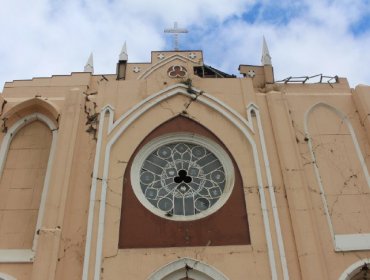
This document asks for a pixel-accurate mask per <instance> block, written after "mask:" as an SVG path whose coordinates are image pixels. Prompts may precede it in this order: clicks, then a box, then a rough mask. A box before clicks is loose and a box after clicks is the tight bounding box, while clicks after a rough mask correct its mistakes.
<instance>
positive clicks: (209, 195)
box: [132, 135, 233, 220]
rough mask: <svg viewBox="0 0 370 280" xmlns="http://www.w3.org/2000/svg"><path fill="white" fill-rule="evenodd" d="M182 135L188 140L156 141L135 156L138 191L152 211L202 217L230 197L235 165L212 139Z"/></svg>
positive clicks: (136, 191)
mask: <svg viewBox="0 0 370 280" xmlns="http://www.w3.org/2000/svg"><path fill="white" fill-rule="evenodd" d="M180 138H185V139H183V140H182V141H179V140H178V139H177V138H176V137H175V139H173V140H172V141H171V137H169V138H167V139H165V140H162V143H161V141H156V144H155V145H149V146H147V149H144V150H146V152H144V154H142V155H141V156H139V159H138V158H136V159H135V161H134V164H133V167H134V166H135V168H133V170H132V172H136V173H135V174H133V175H134V177H133V178H136V182H133V183H134V190H135V194H136V195H137V197H138V198H139V200H140V201H142V202H144V203H143V204H144V205H145V206H146V207H147V208H148V209H149V210H151V211H152V212H154V213H156V214H160V215H161V216H163V217H166V218H168V219H172V218H175V219H176V218H179V219H180V220H181V219H182V220H184V219H188V218H190V219H191V218H194V217H195V218H197V217H198V218H201V217H203V216H205V215H204V214H207V213H209V212H214V211H216V210H217V209H218V208H219V207H220V206H222V204H223V203H222V201H225V199H226V198H227V197H228V195H229V190H230V187H231V183H232V178H233V176H231V175H232V172H231V170H232V164H231V162H230V159H229V157H228V155H227V154H226V153H225V152H224V151H223V150H222V148H221V147H219V146H218V145H217V144H216V143H213V141H210V140H206V139H203V138H202V137H195V136H194V135H193V136H191V137H189V139H187V137H185V136H184V135H183V136H182V137H180ZM206 141H207V142H206ZM149 144H150V143H149ZM134 169H135V170H134ZM134 181H135V180H134ZM135 183H136V185H135ZM135 186H136V188H135ZM222 198H223V199H222ZM217 205H218V206H217ZM181 217H182V218H181Z"/></svg>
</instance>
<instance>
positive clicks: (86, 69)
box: [84, 53, 94, 73]
mask: <svg viewBox="0 0 370 280" xmlns="http://www.w3.org/2000/svg"><path fill="white" fill-rule="evenodd" d="M84 72H91V73H94V59H93V54H92V53H91V54H90V56H89V59H88V60H87V62H86V65H85V67H84Z"/></svg>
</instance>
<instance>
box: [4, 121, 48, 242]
mask: <svg viewBox="0 0 370 280" xmlns="http://www.w3.org/2000/svg"><path fill="white" fill-rule="evenodd" d="M50 145H51V132H50V130H49V129H48V128H47V127H46V126H45V125H44V124H43V123H41V122H38V121H35V122H32V123H30V124H28V125H26V126H25V127H23V128H22V129H21V130H19V131H18V132H17V134H16V135H15V137H14V138H13V140H12V141H11V144H10V147H9V151H8V154H7V159H6V164H5V168H4V171H3V174H2V177H1V182H0V248H1V249H30V248H31V247H32V242H33V238H34V233H35V227H36V221H37V215H38V210H39V207H40V200H41V193H42V190H43V185H44V178H45V172H46V166H47V163H48V157H49V151H50Z"/></svg>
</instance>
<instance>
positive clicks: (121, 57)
mask: <svg viewBox="0 0 370 280" xmlns="http://www.w3.org/2000/svg"><path fill="white" fill-rule="evenodd" d="M127 60H128V55H127V46H126V41H125V43H124V44H123V46H122V50H121V53H120V54H119V61H127Z"/></svg>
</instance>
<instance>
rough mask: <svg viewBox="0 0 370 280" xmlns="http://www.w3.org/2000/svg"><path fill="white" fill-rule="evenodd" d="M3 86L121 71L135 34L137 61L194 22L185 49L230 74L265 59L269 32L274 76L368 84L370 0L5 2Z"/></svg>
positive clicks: (0, 51) (0, 25)
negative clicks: (88, 71) (89, 71)
mask: <svg viewBox="0 0 370 280" xmlns="http://www.w3.org/2000/svg"><path fill="white" fill-rule="evenodd" d="M0 4H1V5H0V7H1V9H0V30H1V36H2V40H1V43H0V91H1V90H2V87H3V85H4V82H5V81H11V80H15V79H31V78H33V77H44V76H50V75H53V74H70V73H71V72H75V71H82V69H83V66H84V65H85V63H86V60H87V58H88V56H89V54H90V52H93V54H94V67H95V73H97V74H99V73H102V74H106V73H114V72H115V65H116V62H117V59H118V54H119V52H120V49H121V47H122V44H123V42H124V41H127V47H128V55H129V61H130V62H143V61H149V59H150V51H152V50H168V49H171V48H172V44H171V38H170V37H169V36H168V35H165V34H164V33H163V29H164V28H167V27H171V26H173V22H174V21H177V22H178V23H179V25H180V26H181V27H185V28H187V29H188V30H189V33H188V34H186V35H181V36H180V48H182V49H201V50H203V52H204V58H205V63H206V64H208V65H211V66H213V67H216V68H219V69H220V70H222V71H224V72H228V73H232V74H238V71H237V69H238V66H239V64H256V65H259V64H260V59H261V45H262V36H263V35H264V36H265V37H266V40H267V42H268V45H269V49H270V53H271V56H272V63H273V66H274V72H275V78H276V79H277V80H279V79H283V78H286V77H288V76H302V75H308V76H311V75H315V74H319V73H323V74H325V75H329V76H334V75H339V76H341V77H347V78H348V80H349V83H350V85H351V86H352V87H354V86H356V85H357V84H360V83H362V84H369V85H370V71H369V65H370V52H369V49H370V0H356V1H353V0H337V1H334V0H310V1H308V0H307V1H306V0H303V1H292V0H281V1H274V0H264V1H254V0H217V1H215V0H177V1H173V0H156V1H153V0H135V1H132V0H130V1H128V0H33V1H32V2H30V1H28V0H0Z"/></svg>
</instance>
